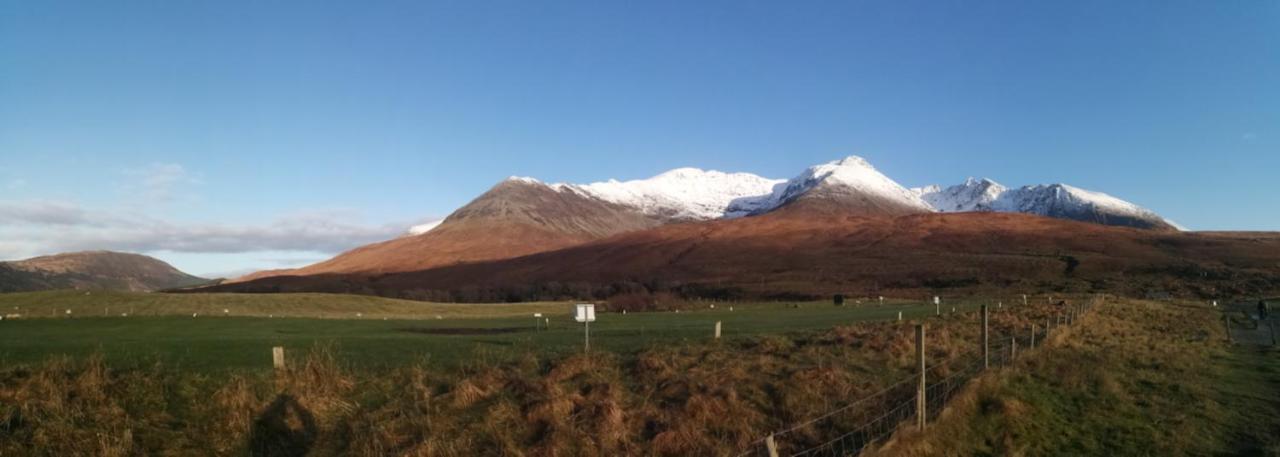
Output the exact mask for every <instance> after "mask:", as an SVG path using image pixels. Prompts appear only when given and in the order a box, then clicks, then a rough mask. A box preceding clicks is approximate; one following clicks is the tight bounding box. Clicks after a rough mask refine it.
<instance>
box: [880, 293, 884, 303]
mask: <svg viewBox="0 0 1280 457" xmlns="http://www.w3.org/2000/svg"><path fill="white" fill-rule="evenodd" d="M880 304H881V305H884V295H881V296H880Z"/></svg>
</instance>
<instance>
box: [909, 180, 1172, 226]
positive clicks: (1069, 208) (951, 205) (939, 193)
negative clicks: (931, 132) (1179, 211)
mask: <svg viewBox="0 0 1280 457" xmlns="http://www.w3.org/2000/svg"><path fill="white" fill-rule="evenodd" d="M911 191H912V192H913V193H915V194H916V195H919V196H920V198H922V199H924V201H926V202H928V203H929V204H930V205H932V206H933V208H935V209H936V210H938V211H941V212H969V211H997V212H1011V213H1026V214H1035V215H1040V216H1047V217H1056V218H1060V219H1072V220H1078V221H1085V222H1094V223H1098V224H1104V225H1120V226H1127V227H1138V228H1151V229H1166V230H1167V229H1176V230H1180V229H1181V228H1180V227H1178V225H1177V224H1175V223H1173V222H1172V221H1169V220H1167V219H1165V218H1163V217H1160V215H1159V214H1156V213H1155V212H1154V211H1151V210H1148V209H1146V208H1142V207H1140V206H1138V205H1135V204H1133V203H1129V202H1127V201H1124V200H1121V199H1119V198H1116V197H1112V196H1110V195H1107V194H1104V193H1102V192H1094V191H1089V190H1085V189H1081V188H1078V187H1073V186H1069V185H1066V184H1041V185H1031V186H1023V187H1019V188H1016V189H1010V188H1007V187H1005V186H1003V185H1001V184H1000V183H998V182H995V181H992V180H990V179H985V178H983V179H974V178H969V179H966V180H965V182H964V183H961V184H957V185H954V186H950V187H947V188H942V187H941V186H936V185H934V186H927V187H919V188H914V189H911Z"/></svg>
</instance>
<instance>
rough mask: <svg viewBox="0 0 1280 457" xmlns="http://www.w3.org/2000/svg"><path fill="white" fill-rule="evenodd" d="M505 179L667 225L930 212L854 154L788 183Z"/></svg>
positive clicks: (690, 176) (714, 176)
mask: <svg viewBox="0 0 1280 457" xmlns="http://www.w3.org/2000/svg"><path fill="white" fill-rule="evenodd" d="M507 180H508V181H515V182H521V183H525V184H530V185H541V186H546V187H547V188H550V189H554V190H555V191H558V192H567V193H573V194H578V195H582V196H588V197H592V198H596V199H599V200H602V201H605V202H608V203H612V204H615V205H620V206H622V207H626V208H631V209H633V210H635V211H638V212H640V213H642V214H644V215H646V216H650V217H654V218H658V219H662V220H669V221H696V220H710V219H722V218H734V217H742V216H747V215H752V214H763V213H767V212H769V211H772V210H774V209H777V208H779V207H782V206H788V205H792V204H798V202H805V203H807V204H816V203H817V202H822V203H823V204H824V205H825V206H833V207H839V208H842V209H844V210H858V211H861V212H864V213H874V214H881V213H884V214H892V215H897V214H906V213H913V212H929V211H932V210H933V209H932V207H931V206H929V204H928V203H926V202H925V201H924V200H921V199H920V197H919V195H917V194H915V193H913V192H912V191H910V190H908V189H907V188H905V187H902V186H901V185H899V184H898V183H896V182H894V181H893V180H892V179H889V178H888V177H887V176H885V175H883V174H881V173H880V172H879V171H877V170H876V169H875V167H872V166H871V164H870V163H868V162H867V161H866V160H864V159H863V158H861V157H857V156H849V157H846V158H844V159H840V160H836V161H833V162H828V163H825V164H821V165H815V166H813V167H809V168H808V169H806V170H805V171H804V172H803V173H801V174H800V175H798V176H796V177H794V178H791V179H790V180H783V179H769V178H764V177H761V176H757V175H754V174H751V173H724V172H720V171H715V170H701V169H697V168H677V169H675V170H671V171H668V172H666V173H662V174H660V175H657V176H654V177H652V178H648V179H637V180H631V181H625V182H620V181H617V180H609V181H604V182H596V183H591V184H566V183H556V184H546V183H542V182H541V181H538V180H537V179H534V178H526V177H511V178H507Z"/></svg>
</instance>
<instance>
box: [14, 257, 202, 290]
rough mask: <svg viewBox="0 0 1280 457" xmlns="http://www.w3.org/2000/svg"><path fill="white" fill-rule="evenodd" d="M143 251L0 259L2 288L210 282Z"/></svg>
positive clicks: (154, 287)
mask: <svg viewBox="0 0 1280 457" xmlns="http://www.w3.org/2000/svg"><path fill="white" fill-rule="evenodd" d="M209 282H210V281H209V280H207V279H204V278H200V277H196V276H192V275H189V274H186V273H183V272H182V271H179V270H178V269H177V268H174V267H173V266H172V265H169V264H167V263H165V262H163V261H160V260H157V259H155V258H152V257H148V256H145V255H141V254H129V253H123V252H111V251H85V252H72V253H66V254H56V255H49V256H42V257H35V258H31V259H27V260H18V261H12V262H0V292H19V291H36V290H54V289H96V290H122V291H134V292H146V291H153V290H161V289H172V288H179V287H190V286H196V285H201V284H206V283H209Z"/></svg>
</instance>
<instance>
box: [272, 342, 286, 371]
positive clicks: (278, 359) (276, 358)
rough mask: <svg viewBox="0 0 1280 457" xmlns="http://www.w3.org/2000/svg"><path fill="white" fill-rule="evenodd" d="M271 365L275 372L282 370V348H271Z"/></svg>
mask: <svg viewBox="0 0 1280 457" xmlns="http://www.w3.org/2000/svg"><path fill="white" fill-rule="evenodd" d="M271 365H272V366H274V367H275V368H276V369H277V370H283V369H284V347H282V346H276V347H273V348H271Z"/></svg>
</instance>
